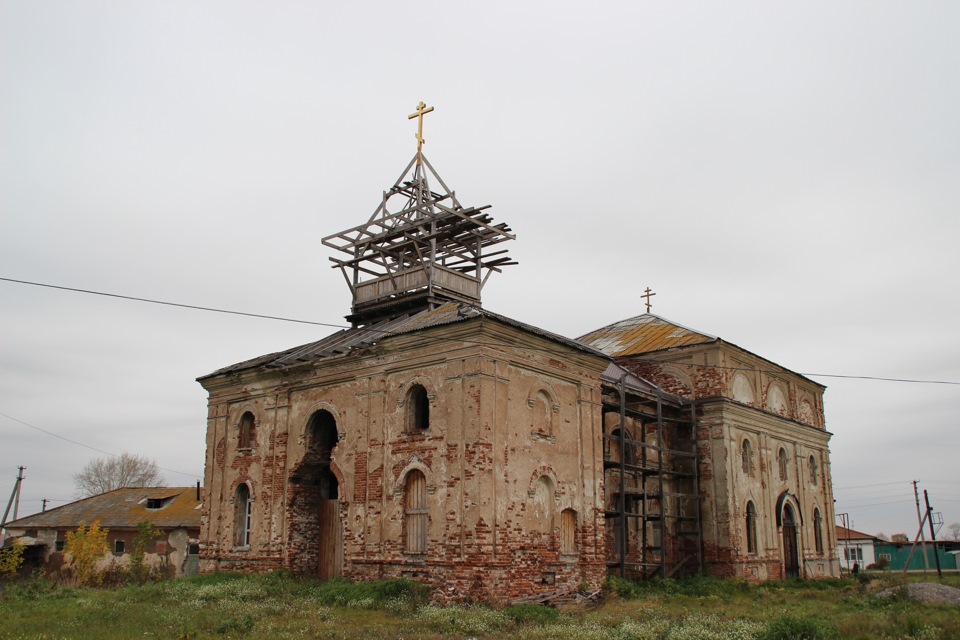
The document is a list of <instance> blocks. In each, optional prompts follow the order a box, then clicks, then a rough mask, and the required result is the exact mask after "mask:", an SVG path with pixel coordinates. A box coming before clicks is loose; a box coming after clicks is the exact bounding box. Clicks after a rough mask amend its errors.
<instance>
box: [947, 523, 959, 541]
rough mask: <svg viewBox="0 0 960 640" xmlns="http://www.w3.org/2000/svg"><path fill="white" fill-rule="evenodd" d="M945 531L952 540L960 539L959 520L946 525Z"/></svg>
mask: <svg viewBox="0 0 960 640" xmlns="http://www.w3.org/2000/svg"><path fill="white" fill-rule="evenodd" d="M947 533H949V534H950V537H951V538H953V539H954V540H960V522H954V523H953V524H950V525H948V526H947Z"/></svg>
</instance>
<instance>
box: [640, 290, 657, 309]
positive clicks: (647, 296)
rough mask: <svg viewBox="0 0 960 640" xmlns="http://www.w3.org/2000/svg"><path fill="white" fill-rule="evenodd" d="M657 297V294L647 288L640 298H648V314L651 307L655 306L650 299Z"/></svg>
mask: <svg viewBox="0 0 960 640" xmlns="http://www.w3.org/2000/svg"><path fill="white" fill-rule="evenodd" d="M655 295H657V294H655V293H653V292H652V291H651V290H650V287H647V290H646V291H644V292H643V295H642V296H640V297H641V298H646V299H647V302H646V305H647V313H650V307H652V306H653V305H652V304H650V298H651V297H653V296H655Z"/></svg>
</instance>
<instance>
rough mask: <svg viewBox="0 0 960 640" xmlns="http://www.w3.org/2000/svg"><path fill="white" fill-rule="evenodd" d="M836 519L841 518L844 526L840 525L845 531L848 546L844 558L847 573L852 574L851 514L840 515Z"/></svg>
mask: <svg viewBox="0 0 960 640" xmlns="http://www.w3.org/2000/svg"><path fill="white" fill-rule="evenodd" d="M836 517H838V518H840V522H842V523H843V524H842V525H840V526H842V527H843V529H844V532H845V533H844V537H845V538H846V544H845V545H844V546H843V557H844V559H845V560H846V561H847V573H849V572H850V514H849V513H838V514H836Z"/></svg>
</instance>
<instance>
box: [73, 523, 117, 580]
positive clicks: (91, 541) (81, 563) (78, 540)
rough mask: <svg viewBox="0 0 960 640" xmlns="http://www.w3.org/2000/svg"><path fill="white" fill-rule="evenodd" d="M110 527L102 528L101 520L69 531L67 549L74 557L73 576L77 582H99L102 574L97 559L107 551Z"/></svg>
mask: <svg viewBox="0 0 960 640" xmlns="http://www.w3.org/2000/svg"><path fill="white" fill-rule="evenodd" d="M108 532H109V529H101V528H100V523H99V522H94V523H93V524H91V525H90V526H88V527H84V525H80V526H79V527H77V530H76V531H68V532H67V535H66V545H65V549H66V550H67V551H69V552H70V556H71V557H72V558H73V577H74V578H76V580H77V584H81V585H94V584H97V583H99V581H100V577H101V576H100V574H99V573H98V572H97V560H99V559H100V558H102V557H103V555H104V554H105V553H106V552H107V550H108V549H107V533H108Z"/></svg>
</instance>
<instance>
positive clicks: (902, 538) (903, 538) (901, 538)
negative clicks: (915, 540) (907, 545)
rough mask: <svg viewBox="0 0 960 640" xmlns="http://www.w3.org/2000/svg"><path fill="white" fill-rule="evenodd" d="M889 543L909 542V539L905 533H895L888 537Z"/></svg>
mask: <svg viewBox="0 0 960 640" xmlns="http://www.w3.org/2000/svg"><path fill="white" fill-rule="evenodd" d="M890 542H910V538H908V537H907V534H905V533H895V534H893V535H892V536H890Z"/></svg>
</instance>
